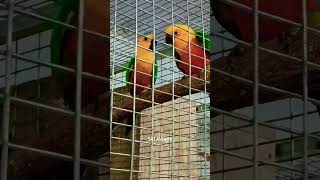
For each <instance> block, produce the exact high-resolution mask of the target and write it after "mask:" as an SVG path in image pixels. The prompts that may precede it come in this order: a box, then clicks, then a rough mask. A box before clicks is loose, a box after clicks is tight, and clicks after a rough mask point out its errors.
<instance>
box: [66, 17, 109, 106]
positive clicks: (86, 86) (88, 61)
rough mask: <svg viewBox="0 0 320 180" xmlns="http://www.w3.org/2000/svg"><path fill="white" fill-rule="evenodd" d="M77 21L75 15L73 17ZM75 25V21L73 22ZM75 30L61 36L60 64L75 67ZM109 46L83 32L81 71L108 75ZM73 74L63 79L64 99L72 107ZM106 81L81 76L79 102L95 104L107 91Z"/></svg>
mask: <svg viewBox="0 0 320 180" xmlns="http://www.w3.org/2000/svg"><path fill="white" fill-rule="evenodd" d="M73 22H77V17H75V18H74V19H73ZM74 24H75V25H76V24H77V23H74ZM77 34H78V33H77V31H76V30H68V31H66V32H65V35H64V38H63V46H62V47H63V49H62V54H63V59H62V64H63V65H65V66H67V67H72V68H76V62H77ZM108 52H109V47H108V46H107V41H106V39H105V38H103V37H99V36H95V35H92V34H88V33H85V32H84V33H83V48H82V72H88V73H91V74H94V75H99V76H102V77H106V78H107V77H108V76H109V74H108V72H109V71H108V68H109V66H108V58H109V53H108ZM75 85H76V82H75V74H74V76H73V77H72V78H69V75H68V77H66V80H64V99H65V101H66V103H67V104H68V105H69V106H70V107H71V108H72V109H73V108H74V105H75V92H76V91H75V90H76V88H75ZM107 90H108V82H104V81H102V80H96V79H92V78H88V77H85V76H82V92H81V102H82V103H81V104H82V106H83V105H87V104H96V103H97V101H98V97H99V95H101V94H103V93H105V92H107Z"/></svg>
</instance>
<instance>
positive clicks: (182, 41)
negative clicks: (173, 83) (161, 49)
mask: <svg viewBox="0 0 320 180" xmlns="http://www.w3.org/2000/svg"><path fill="white" fill-rule="evenodd" d="M164 32H165V38H166V40H165V41H166V43H167V44H172V43H173V36H174V47H175V53H174V54H175V59H176V65H177V68H178V69H179V70H180V71H182V72H183V73H184V74H186V75H191V76H194V77H199V76H200V74H201V73H202V72H203V71H204V69H205V66H206V68H207V69H208V70H210V60H209V52H210V48H211V44H210V35H207V34H205V33H203V32H195V31H194V30H193V29H191V28H190V27H189V26H187V25H185V24H176V25H171V26H168V27H167V28H166V29H165V31H164ZM188 34H189V35H188ZM189 38H190V51H191V53H190V55H191V59H190V62H191V65H193V66H192V67H191V72H190V69H189V66H190V64H189V53H188V52H189ZM203 40H204V41H203ZM177 60H179V61H177Z"/></svg>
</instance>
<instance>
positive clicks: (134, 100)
mask: <svg viewBox="0 0 320 180" xmlns="http://www.w3.org/2000/svg"><path fill="white" fill-rule="evenodd" d="M135 4H136V6H135V17H136V22H135V23H136V27H135V29H136V32H135V53H134V56H135V61H134V73H133V74H134V78H133V108H132V137H131V140H132V141H131V154H130V156H131V158H130V159H131V160H130V180H132V179H133V166H134V158H133V154H134V152H135V151H134V147H135V145H134V143H135V141H134V139H135V137H134V136H135V132H134V131H135V125H136V94H137V91H136V90H137V88H136V86H137V61H138V44H137V42H138V0H136V3H135Z"/></svg>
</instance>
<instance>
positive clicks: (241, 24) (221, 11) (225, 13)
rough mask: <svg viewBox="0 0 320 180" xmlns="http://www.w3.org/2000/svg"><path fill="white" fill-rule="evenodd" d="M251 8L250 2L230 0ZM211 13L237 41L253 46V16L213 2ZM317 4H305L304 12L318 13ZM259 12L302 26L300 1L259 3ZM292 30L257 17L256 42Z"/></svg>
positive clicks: (309, 1) (266, 0) (309, 0)
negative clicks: (250, 43)
mask: <svg viewBox="0 0 320 180" xmlns="http://www.w3.org/2000/svg"><path fill="white" fill-rule="evenodd" d="M233 1H235V2H238V3H241V4H243V5H246V6H249V7H251V8H253V1H252V0H233ZM212 5H213V13H214V14H215V16H216V18H217V20H218V22H219V23H220V24H221V25H222V26H223V27H225V28H226V29H227V30H228V31H230V33H231V34H233V35H234V36H235V37H236V38H238V39H240V40H243V41H247V42H252V41H253V39H254V38H253V37H254V27H253V14H251V13H250V12H249V11H248V10H243V9H241V8H239V7H235V6H234V5H228V4H227V3H226V2H222V1H220V0H214V3H213V4H212ZM319 7H320V1H319V0H307V11H314V10H319V9H320V8H319ZM259 10H260V11H263V12H266V13H269V14H272V15H275V16H279V17H282V18H285V19H288V20H290V21H294V22H297V23H301V22H302V0H259ZM292 27H294V26H293V25H291V24H288V23H285V22H279V21H278V22H277V21H275V20H273V19H270V18H269V17H265V16H262V15H259V39H260V41H267V40H271V39H273V38H274V37H275V36H278V35H280V34H281V33H283V32H289V31H290V29H291V28H292Z"/></svg>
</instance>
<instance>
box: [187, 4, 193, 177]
mask: <svg viewBox="0 0 320 180" xmlns="http://www.w3.org/2000/svg"><path fill="white" fill-rule="evenodd" d="M189 15H190V14H189V0H187V24H188V27H190V17H189ZM188 57H189V58H188V59H189V62H188V63H189V148H188V163H189V176H188V177H189V179H191V114H192V110H191V95H192V94H191V74H192V73H191V58H192V54H191V46H190V31H189V30H188Z"/></svg>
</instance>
